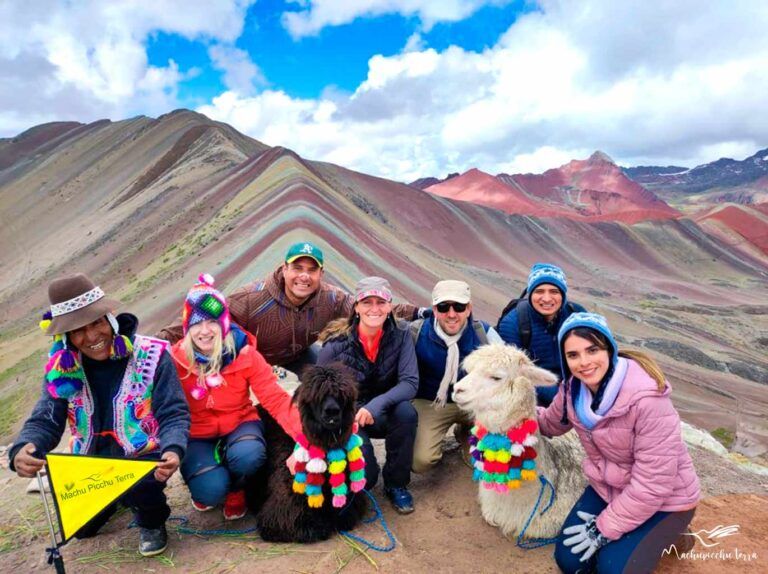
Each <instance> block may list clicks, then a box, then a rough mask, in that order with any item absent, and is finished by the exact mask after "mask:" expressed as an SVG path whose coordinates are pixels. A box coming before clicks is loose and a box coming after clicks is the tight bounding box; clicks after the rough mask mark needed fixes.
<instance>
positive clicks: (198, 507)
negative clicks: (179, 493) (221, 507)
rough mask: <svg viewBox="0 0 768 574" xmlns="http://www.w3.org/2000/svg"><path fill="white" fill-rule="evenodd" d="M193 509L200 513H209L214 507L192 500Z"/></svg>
mask: <svg viewBox="0 0 768 574" xmlns="http://www.w3.org/2000/svg"><path fill="white" fill-rule="evenodd" d="M192 508H194V509H195V510H197V511H198V512H208V511H209V510H213V506H208V505H207V504H203V503H202V502H198V501H197V500H194V499H192Z"/></svg>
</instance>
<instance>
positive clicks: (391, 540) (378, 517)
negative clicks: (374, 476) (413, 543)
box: [339, 489, 397, 552]
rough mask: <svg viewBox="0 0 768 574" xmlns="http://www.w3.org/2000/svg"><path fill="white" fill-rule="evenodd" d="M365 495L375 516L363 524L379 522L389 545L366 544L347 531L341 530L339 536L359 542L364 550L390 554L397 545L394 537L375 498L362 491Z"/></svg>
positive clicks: (366, 491) (364, 540) (363, 540)
mask: <svg viewBox="0 0 768 574" xmlns="http://www.w3.org/2000/svg"><path fill="white" fill-rule="evenodd" d="M363 492H365V494H366V495H368V499H369V500H370V501H371V504H373V511H374V512H375V514H374V515H373V516H372V517H371V518H366V519H365V520H363V524H370V523H371V522H375V521H376V520H380V521H381V527H382V528H383V529H384V534H386V535H387V538H388V539H389V544H387V545H386V546H377V545H376V544H374V543H373V542H368V541H367V540H366V539H365V538H363V537H362V536H357V535H355V534H352V533H351V532H349V531H348V530H341V531H340V532H339V534H341V535H342V536H346V537H347V538H351V539H352V540H354V541H355V542H359V543H360V544H363V545H364V546H365V547H366V548H368V549H370V550H375V551H376V552H392V550H394V549H395V546H396V545H397V542H396V541H395V536H394V535H393V534H392V531H391V530H390V529H389V527H388V526H387V521H386V520H384V514H382V512H381V508H380V507H379V503H378V502H376V498H375V497H374V496H373V495H372V494H371V493H370V492H368V490H367V489H366V490H364V491H363Z"/></svg>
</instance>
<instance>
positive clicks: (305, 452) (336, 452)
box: [293, 425, 365, 508]
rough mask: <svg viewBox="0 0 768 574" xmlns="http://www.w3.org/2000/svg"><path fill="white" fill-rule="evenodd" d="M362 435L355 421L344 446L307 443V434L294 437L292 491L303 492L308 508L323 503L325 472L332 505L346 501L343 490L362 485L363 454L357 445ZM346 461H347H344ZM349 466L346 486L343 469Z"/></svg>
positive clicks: (363, 472)
mask: <svg viewBox="0 0 768 574" xmlns="http://www.w3.org/2000/svg"><path fill="white" fill-rule="evenodd" d="M362 444H363V439H361V438H360V436H359V435H358V434H357V425H355V428H354V429H353V432H352V436H350V437H349V440H348V441H347V444H346V446H345V447H344V448H334V449H331V450H329V451H328V455H327V456H326V453H325V451H324V450H323V449H322V448H320V447H317V446H313V445H311V444H309V441H307V437H306V436H304V435H303V434H300V435H299V436H297V437H296V446H295V447H294V449H293V457H294V459H296V475H295V476H294V478H293V492H295V493H297V494H306V495H307V504H309V506H310V507H311V508H320V507H322V506H323V501H324V500H325V498H324V497H323V484H324V483H325V473H326V471H327V472H328V474H329V478H328V482H329V484H330V486H331V492H332V493H333V506H334V508H342V507H343V506H344V505H345V504H346V503H347V493H348V492H349V491H350V490H351V491H352V492H360V491H361V490H363V488H364V487H365V458H364V457H363V451H362V450H361V449H360V447H361V446H362ZM347 463H349V464H347ZM347 466H349V487H347V477H346V475H345V472H344V471H345V470H346V468H347Z"/></svg>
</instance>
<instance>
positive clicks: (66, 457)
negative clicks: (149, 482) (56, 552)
mask: <svg viewBox="0 0 768 574" xmlns="http://www.w3.org/2000/svg"><path fill="white" fill-rule="evenodd" d="M45 459H46V461H47V463H48V479H49V480H50V482H51V492H52V493H53V500H54V502H55V504H56V513H57V514H58V517H59V525H60V526H61V532H62V536H63V540H62V543H64V542H66V541H67V540H69V539H70V538H72V536H74V535H75V532H77V531H78V530H80V529H81V528H82V527H83V526H85V525H86V524H88V522H90V521H91V520H92V519H93V518H94V517H95V516H96V515H97V514H98V513H99V512H101V511H102V510H104V509H105V508H106V507H107V506H109V505H110V504H111V503H113V502H114V501H115V500H117V499H118V498H120V497H121V496H122V495H123V494H125V493H126V492H127V491H128V489H130V488H131V487H132V486H133V485H135V484H136V483H137V482H139V481H140V480H141V479H142V478H144V477H145V476H146V475H148V474H149V473H150V472H152V471H154V470H155V468H156V467H157V462H155V461H148V460H135V459H124V458H111V457H102V456H81V455H76V454H53V453H50V454H47V455H45Z"/></svg>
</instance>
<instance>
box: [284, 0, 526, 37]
mask: <svg viewBox="0 0 768 574" xmlns="http://www.w3.org/2000/svg"><path fill="white" fill-rule="evenodd" d="M509 2H511V0H354V1H353V2H350V1H349V0H308V1H307V0H302V1H301V2H295V3H296V4H299V6H300V7H301V8H303V9H302V10H299V11H297V12H286V13H284V14H283V25H284V26H285V28H286V29H287V30H288V32H289V33H290V34H291V36H293V37H294V38H301V37H304V36H312V35H315V34H317V33H318V32H320V30H322V29H323V28H325V27H327V26H341V25H343V24H349V23H350V22H353V21H354V20H356V19H357V18H363V17H375V16H382V15H384V14H401V15H403V16H408V17H410V16H416V17H417V18H419V20H420V21H421V24H422V27H423V28H424V30H429V29H430V28H431V27H432V26H434V25H435V24H436V23H437V22H457V21H459V20H463V19H464V18H466V17H468V16H470V15H471V14H473V13H474V12H475V11H476V10H478V9H479V8H481V7H483V6H486V5H504V4H508V3H509Z"/></svg>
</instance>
